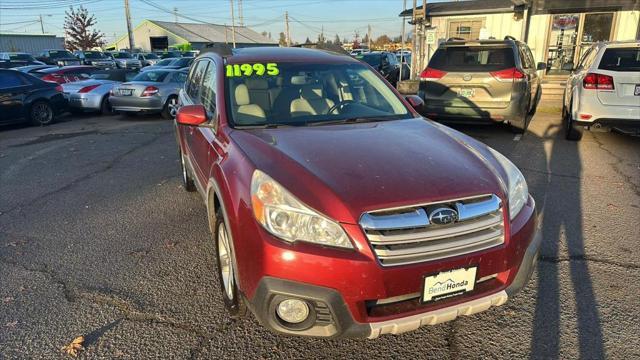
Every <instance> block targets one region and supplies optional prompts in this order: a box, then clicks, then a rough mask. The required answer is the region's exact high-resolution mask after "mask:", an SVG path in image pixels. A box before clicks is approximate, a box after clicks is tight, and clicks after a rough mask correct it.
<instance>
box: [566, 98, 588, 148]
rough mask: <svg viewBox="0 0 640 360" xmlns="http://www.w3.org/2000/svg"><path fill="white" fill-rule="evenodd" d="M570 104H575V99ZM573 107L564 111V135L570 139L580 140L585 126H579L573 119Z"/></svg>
mask: <svg viewBox="0 0 640 360" xmlns="http://www.w3.org/2000/svg"><path fill="white" fill-rule="evenodd" d="M570 104H572V105H573V99H572V100H571V101H570ZM572 112H573V111H572V109H571V108H570V109H569V111H566V109H565V110H564V111H563V116H562V121H563V123H564V131H565V133H564V137H565V138H566V139H567V140H570V141H580V139H582V132H583V131H584V128H583V127H582V126H578V125H576V124H575V122H574V121H573V116H572V115H571V113H572Z"/></svg>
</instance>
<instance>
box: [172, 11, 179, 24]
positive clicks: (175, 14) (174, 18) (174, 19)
mask: <svg viewBox="0 0 640 360" xmlns="http://www.w3.org/2000/svg"><path fill="white" fill-rule="evenodd" d="M173 22H174V23H176V24H177V23H178V8H177V7H174V8H173Z"/></svg>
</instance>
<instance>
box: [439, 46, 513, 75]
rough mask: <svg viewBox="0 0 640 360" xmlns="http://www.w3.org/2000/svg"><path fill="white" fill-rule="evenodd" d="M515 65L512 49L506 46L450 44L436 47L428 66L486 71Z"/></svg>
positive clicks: (453, 69)
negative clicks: (439, 47)
mask: <svg viewBox="0 0 640 360" xmlns="http://www.w3.org/2000/svg"><path fill="white" fill-rule="evenodd" d="M514 66H515V61H514V57H513V50H512V49H511V48H508V47H486V46H482V47H466V46H460V47H458V46H451V47H446V48H442V49H438V50H437V51H436V53H435V54H434V55H433V58H432V59H431V61H430V62H429V67H431V68H434V69H438V70H444V71H468V72H473V71H475V72H488V71H497V70H504V69H509V68H512V67H514Z"/></svg>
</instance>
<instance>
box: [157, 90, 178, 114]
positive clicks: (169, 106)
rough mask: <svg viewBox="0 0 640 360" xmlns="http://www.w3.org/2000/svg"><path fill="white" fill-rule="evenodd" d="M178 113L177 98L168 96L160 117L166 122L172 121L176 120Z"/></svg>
mask: <svg viewBox="0 0 640 360" xmlns="http://www.w3.org/2000/svg"><path fill="white" fill-rule="evenodd" d="M177 113H178V97H177V96H175V95H173V96H169V98H168V99H167V102H166V103H165V104H164V107H163V108H162V113H161V115H162V117H163V118H164V119H166V120H173V119H175V118H176V114H177Z"/></svg>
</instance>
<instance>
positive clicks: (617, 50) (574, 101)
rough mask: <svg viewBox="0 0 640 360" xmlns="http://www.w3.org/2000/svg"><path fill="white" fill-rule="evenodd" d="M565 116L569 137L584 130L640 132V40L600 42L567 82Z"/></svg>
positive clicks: (590, 50) (586, 54)
mask: <svg viewBox="0 0 640 360" xmlns="http://www.w3.org/2000/svg"><path fill="white" fill-rule="evenodd" d="M562 108H563V110H562V114H563V115H564V116H563V118H564V121H565V130H566V138H567V139H568V140H580V139H581V138H582V130H583V129H584V128H585V127H586V128H589V129H603V130H611V129H617V130H620V131H623V132H632V133H638V132H640V41H633V42H612V43H606V42H601V43H596V44H594V45H592V46H591V47H590V48H588V49H587V50H586V51H585V52H584V54H583V55H582V58H581V59H580V62H579V63H578V66H577V67H576V68H575V69H573V73H572V74H571V76H570V77H569V79H568V80H567V86H566V88H565V92H564V102H563V107H562Z"/></svg>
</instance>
